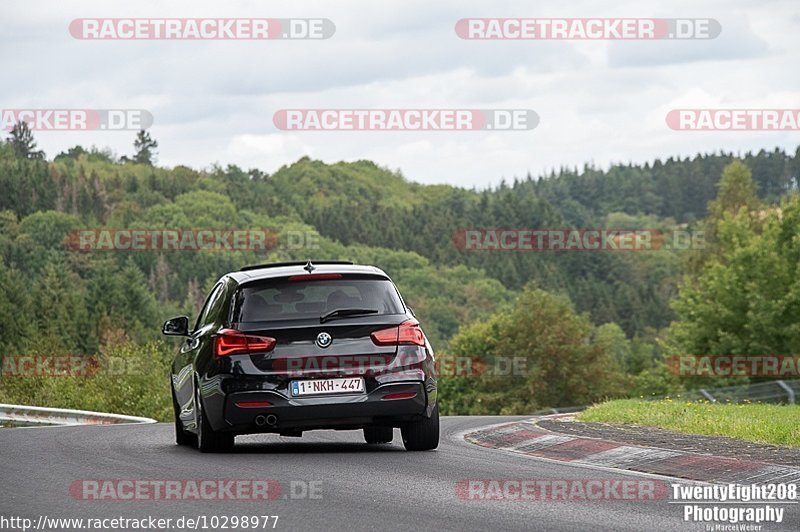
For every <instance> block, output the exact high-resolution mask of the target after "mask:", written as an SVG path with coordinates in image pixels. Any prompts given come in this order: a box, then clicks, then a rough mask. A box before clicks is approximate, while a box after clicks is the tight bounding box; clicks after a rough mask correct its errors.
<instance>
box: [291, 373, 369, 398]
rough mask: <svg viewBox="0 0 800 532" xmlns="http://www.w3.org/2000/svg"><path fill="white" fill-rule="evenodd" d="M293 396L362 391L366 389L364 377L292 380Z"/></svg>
mask: <svg viewBox="0 0 800 532" xmlns="http://www.w3.org/2000/svg"><path fill="white" fill-rule="evenodd" d="M291 390H292V396H293V397H297V396H299V395H320V394H324V393H360V392H363V391H364V379H362V378H361V377H358V378H351V379H314V380H308V381H292V383H291Z"/></svg>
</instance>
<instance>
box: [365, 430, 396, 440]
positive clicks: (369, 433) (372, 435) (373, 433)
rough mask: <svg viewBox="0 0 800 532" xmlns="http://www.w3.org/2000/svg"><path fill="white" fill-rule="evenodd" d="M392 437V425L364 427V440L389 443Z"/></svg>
mask: <svg viewBox="0 0 800 532" xmlns="http://www.w3.org/2000/svg"><path fill="white" fill-rule="evenodd" d="M393 438H394V428H393V427H364V440H365V441H366V442H367V443H389V442H391V441H392V439H393Z"/></svg>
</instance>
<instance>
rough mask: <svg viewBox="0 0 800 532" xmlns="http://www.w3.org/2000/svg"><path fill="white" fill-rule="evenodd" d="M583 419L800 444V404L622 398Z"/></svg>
mask: <svg viewBox="0 0 800 532" xmlns="http://www.w3.org/2000/svg"><path fill="white" fill-rule="evenodd" d="M578 420H579V421H600V422H605V423H629V424H636V425H643V426H647V427H660V428H664V429H669V430H674V431H677V432H686V433H690V434H704V435H710V436H727V437H729V438H737V439H740V440H747V441H752V442H759V443H772V444H775V445H789V446H800V406H783V405H768V404H755V403H745V404H717V403H708V402H697V401H683V400H672V399H662V400H659V401H644V400H640V399H622V400H617V401H609V402H606V403H602V404H599V405H595V406H592V407H591V408H589V409H588V410H586V411H584V412H581V413H580V414H579V415H578Z"/></svg>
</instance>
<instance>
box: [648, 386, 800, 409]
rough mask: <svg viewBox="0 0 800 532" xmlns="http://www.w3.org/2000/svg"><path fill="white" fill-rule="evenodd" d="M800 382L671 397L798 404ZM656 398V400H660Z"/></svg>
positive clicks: (701, 391) (724, 401)
mask: <svg viewBox="0 0 800 532" xmlns="http://www.w3.org/2000/svg"><path fill="white" fill-rule="evenodd" d="M798 394H800V380H791V381H783V380H780V381H770V382H758V383H754V384H744V385H739V386H725V387H722V388H700V389H698V390H690V391H687V392H683V393H681V394H676V395H670V396H669V397H680V398H681V399H705V400H707V401H710V402H712V403H742V402H745V401H747V402H751V403H756V402H757V403H784V404H789V405H794V404H797V402H796V401H797V396H798ZM660 398H661V397H655V398H654V399H660Z"/></svg>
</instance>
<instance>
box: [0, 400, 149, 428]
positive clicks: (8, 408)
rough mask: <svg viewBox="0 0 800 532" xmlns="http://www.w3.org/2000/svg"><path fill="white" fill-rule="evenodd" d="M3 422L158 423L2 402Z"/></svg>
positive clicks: (0, 417) (41, 423)
mask: <svg viewBox="0 0 800 532" xmlns="http://www.w3.org/2000/svg"><path fill="white" fill-rule="evenodd" d="M3 423H11V424H13V425H120V424H128V423H156V420H155V419H150V418H147V417H136V416H123V415H120V414H106V413H104V412H89V411H87V410H67V409H64V408H44V407H41V406H25V405H6V404H0V424H3Z"/></svg>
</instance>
